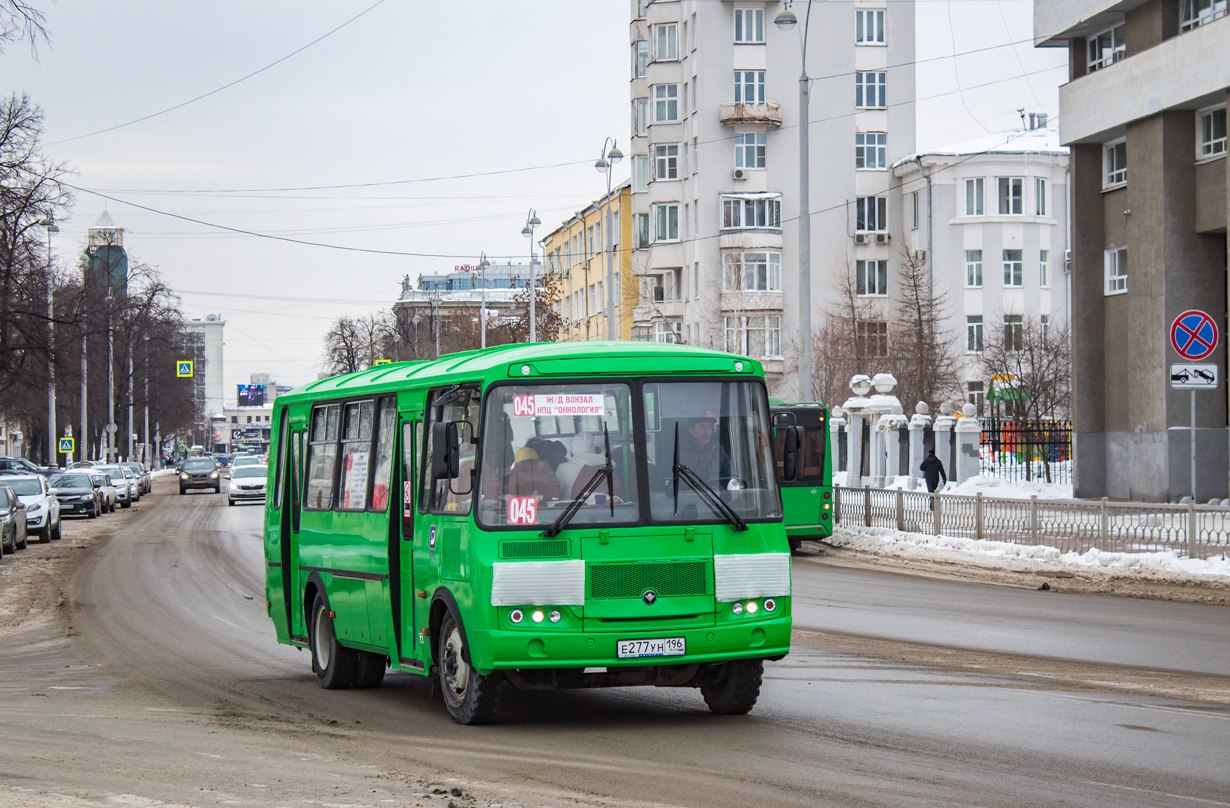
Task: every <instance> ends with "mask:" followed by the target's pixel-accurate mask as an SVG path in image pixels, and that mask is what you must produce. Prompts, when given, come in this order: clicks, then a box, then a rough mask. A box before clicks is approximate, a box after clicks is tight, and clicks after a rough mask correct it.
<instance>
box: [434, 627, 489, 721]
mask: <svg viewBox="0 0 1230 808" xmlns="http://www.w3.org/2000/svg"><path fill="white" fill-rule="evenodd" d="M464 649H465V640H463V639H462V635H461V627H460V626H458V625H457V620H456V618H454V617H453V613H452V612H448V613H447V614H445V616H444V625H442V626H441V627H440V652H439V654H438V655H437V656H436V670H437V671H439V674H440V690H442V691H443V692H444V706H446V707H447V708H448V713H449V715H451V716H452V717H453V720H454V721H456V722H457V723H458V724H466V725H473V724H486V723H488V722H490V721H491V719H492V718H494V717H495V708H496V701H497V700H498V698H499V691H500V679H499V677H498V676H497V675H496V674H491V675H490V676H483V675H482V674H480V673H478V672H477V671H475V670H474V669H473V668H471V667H470V665H469V663H468V662H466V661H465V658H464V655H463V650H464Z"/></svg>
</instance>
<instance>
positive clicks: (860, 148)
mask: <svg viewBox="0 0 1230 808" xmlns="http://www.w3.org/2000/svg"><path fill="white" fill-rule="evenodd" d="M786 6H787V4H783V3H781V2H754V1H753V0H722V1H721V2H707V1H706V2H702V1H701V0H634V2H633V7H632V13H633V16H634V19H633V20H632V22H631V25H630V26H629V31H630V46H631V53H630V57H631V58H630V62H631V71H632V78H631V82H630V85H629V86H630V98H631V114H632V135H633V136H632V141H631V147H630V149H629V154H630V156H631V162H632V188H631V210H632V214H633V216H632V218H633V220H632V233H633V248H634V249H633V252H632V256H631V262H632V272H633V274H634V275H635V276H636V279H637V281H638V285H639V288H638V292H637V296H638V301H637V305H636V307H635V309H634V312H633V336H634V338H636V339H653V340H659V341H667V342H669V341H680V342H686V343H688V344H692V345H701V346H704V347H712V348H717V349H724V350H729V351H734V352H737V353H741V354H746V355H750V356H754V357H756V358H758V359H761V360H763V362H764V364H765V369H766V371H767V373H768V377H769V383H770V387H771V389H773V390H774V391H775V392H781V393H782V394H789V395H796V394H797V392H798V391H797V378H796V370H797V366H798V360H797V356H798V351H799V347H800V340H799V337H798V335H799V312H800V308H801V305H802V301H801V299H800V294H799V269H798V268H799V254H798V244H799V238H798V236H799V234H798V222H799V214H800V211H799V178H800V173H801V172H800V159H801V158H800V142H799V141H800V127H799V121H800V114H799V113H800V109H801V102H800V100H799V96H800V92H799V87H800V81H799V79H800V76H801V75H802V74H803V65H802V62H803V45H804V44H805V45H806V54H807V57H806V61H807V64H806V75H807V77H808V78H809V80H810V81H809V99H810V100H809V114H808V121H809V123H810V135H809V137H808V151H809V154H810V166H811V170H810V172H809V174H810V177H809V183H810V184H809V186H808V187H809V195H810V205H809V207H810V217H811V218H810V222H811V249H810V264H811V299H810V301H808V305H809V307H810V310H811V312H812V314H811V319H812V324H813V327H814V328H818V327H819V325H820V323H821V322H822V317H823V314H824V312H825V311H826V309H827V308H829V307H831V306H832V305H833V304H834V303H835V300H836V297H837V290H838V288H839V286H840V283H841V282H842V280H843V279H844V278H847V277H849V275H850V274H851V273H854V272H855V271H858V270H859V269H862V270H864V271H866V268H867V267H868V266H876V267H878V266H880V264H881V263H882V264H883V265H884V266H885V267H886V268H887V271H886V281H885V283H886V290H887V291H888V292H889V293H890V294H891V290H892V288H893V284H894V283H895V278H896V276H897V270H898V267H899V266H900V262H901V250H900V249H899V247H898V246H897V245H895V244H894V242H893V235H892V234H893V233H894V232H895V231H898V230H899V229H900V227H899V223H895V222H893V221H892V220H891V216H892V215H895V213H896V212H897V211H899V210H901V195H900V191H899V190H898V189H897V187H896V185H897V183H896V182H895V181H894V178H893V176H892V172H891V171H890V166H891V165H892V163H893V161H894V160H895V159H896V158H897V157H899V156H901V155H904V154H911V153H913V152H914V150H915V149H914V137H915V120H914V103H913V102H914V96H915V88H914V68H913V61H914V4H913V2H892V3H889V2H887V0H867V2H859V3H819V2H816V3H807V2H796V3H794V4H793V9H792V10H793V12H794V14H795V15H796V17H797V19H798V24H797V25H796V26H795V28H794V29H793V30H790V29H783V28H779V27H778V26H777V25H775V24H774V20H775V18H776V17H777V15H778V14H779V13H781V12H782V11H783V10H785V8H786ZM809 15H810V20H809V19H808V16H809ZM804 395H805V396H810V395H811V391H807V392H805V393H804Z"/></svg>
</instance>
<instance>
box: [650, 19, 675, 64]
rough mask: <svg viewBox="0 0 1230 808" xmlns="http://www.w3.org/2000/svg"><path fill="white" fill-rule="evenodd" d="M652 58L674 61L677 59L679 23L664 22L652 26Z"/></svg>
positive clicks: (659, 60)
mask: <svg viewBox="0 0 1230 808" xmlns="http://www.w3.org/2000/svg"><path fill="white" fill-rule="evenodd" d="M653 59H654V61H655V62H674V61H676V60H678V59H679V24H678V23H674V22H664V23H661V24H660V25H655V26H654V27H653Z"/></svg>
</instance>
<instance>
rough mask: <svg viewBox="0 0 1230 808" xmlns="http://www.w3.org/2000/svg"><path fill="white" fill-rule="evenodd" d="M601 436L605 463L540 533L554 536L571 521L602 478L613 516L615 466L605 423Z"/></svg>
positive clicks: (612, 516) (609, 436)
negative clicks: (604, 481)
mask: <svg viewBox="0 0 1230 808" xmlns="http://www.w3.org/2000/svg"><path fill="white" fill-rule="evenodd" d="M602 436H603V440H604V441H605V442H606V465H605V466H602V467H601V468H599V469H598V470H597V471H595V472H594V476H592V477H590V478H589V482H587V483H585V487H584V488H582V489H581V493H579V494H577V495H576V496H575V497H573V498H572V502H569V503H568V507H567V508H564V512H563V513H561V514H560V515H559V516H557V517H555V521H554V522H552V523H551V526H550V527H549V528H547V529H546V530H544V531H543V532H542V535H543V536H545V537H546V538H548V539H551V538H554V537H556V536H558V535H559V534H560V532H561V531H562V530H563V529H564V528H566V527H567V526H568V523H569V522H571V521H572V517H573V516H575V515H576V513H577V511H579V510H581V506H582V505H584V504H585V501H586V500H587V499H589V495H590V494H592V493H594V492H595V491H597V490H598V486H599V485H601V484H602V480H603V478H605V479H606V501H607V502H608V503H610V506H611V518H612V519H613V518H615V496H614V479H615V467H614V466H612V465H611V435H610V433H609V432H608V431H607V427H606V424H603V425H602Z"/></svg>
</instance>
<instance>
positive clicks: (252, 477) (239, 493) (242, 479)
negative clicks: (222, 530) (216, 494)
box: [226, 464, 269, 505]
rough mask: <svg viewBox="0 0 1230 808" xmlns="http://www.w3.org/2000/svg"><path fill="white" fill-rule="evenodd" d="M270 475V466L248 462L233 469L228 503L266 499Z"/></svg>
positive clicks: (228, 490)
mask: <svg viewBox="0 0 1230 808" xmlns="http://www.w3.org/2000/svg"><path fill="white" fill-rule="evenodd" d="M268 476H269V467H268V466H255V465H252V464H248V465H245V466H240V467H239V468H237V469H231V483H230V486H229V487H228V488H227V491H226V504H227V505H234V504H235V503H236V502H243V501H247V500H259V501H261V502H264V501H265V479H266V478H267V477H268Z"/></svg>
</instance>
